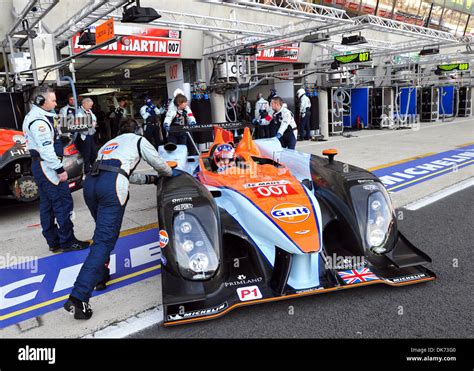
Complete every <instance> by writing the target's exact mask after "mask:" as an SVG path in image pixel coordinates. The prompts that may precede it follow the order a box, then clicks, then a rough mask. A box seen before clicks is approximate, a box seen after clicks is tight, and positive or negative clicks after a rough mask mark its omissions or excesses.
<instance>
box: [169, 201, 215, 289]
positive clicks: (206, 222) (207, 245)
mask: <svg viewBox="0 0 474 371" xmlns="http://www.w3.org/2000/svg"><path fill="white" fill-rule="evenodd" d="M201 223H202V224H201ZM173 224H174V226H173V228H174V235H173V244H174V250H175V252H176V260H177V263H178V267H179V271H180V273H181V275H182V276H183V277H184V278H187V279H191V280H205V279H209V278H211V277H212V276H213V275H214V273H215V272H216V271H217V268H218V267H219V256H218V254H219V252H218V250H217V249H215V248H214V246H218V241H219V240H218V228H217V221H216V218H215V215H214V212H213V211H212V210H210V209H208V208H206V207H202V208H193V209H189V210H187V211H180V212H179V213H178V214H177V215H176V216H175V217H174V222H173ZM204 226H205V228H204Z"/></svg>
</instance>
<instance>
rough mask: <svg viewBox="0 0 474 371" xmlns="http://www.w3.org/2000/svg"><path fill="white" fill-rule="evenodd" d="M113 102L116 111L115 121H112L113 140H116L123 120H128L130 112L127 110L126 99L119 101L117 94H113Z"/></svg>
mask: <svg viewBox="0 0 474 371" xmlns="http://www.w3.org/2000/svg"><path fill="white" fill-rule="evenodd" d="M112 100H113V102H114V107H115V111H114V114H113V117H114V120H113V121H112V124H113V125H112V128H111V132H112V138H115V137H116V136H117V134H118V130H119V128H120V124H121V122H122V120H126V119H127V118H128V112H127V109H126V108H125V107H126V106H127V101H126V99H125V98H123V97H122V98H120V100H117V97H116V96H115V93H114V94H112Z"/></svg>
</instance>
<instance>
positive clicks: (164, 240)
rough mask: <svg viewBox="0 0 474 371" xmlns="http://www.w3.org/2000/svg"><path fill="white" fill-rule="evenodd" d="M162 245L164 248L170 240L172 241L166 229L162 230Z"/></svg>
mask: <svg viewBox="0 0 474 371" xmlns="http://www.w3.org/2000/svg"><path fill="white" fill-rule="evenodd" d="M159 234H160V247H161V248H164V247H165V246H166V245H168V242H169V241H170V239H169V237H168V232H166V231H165V230H164V229H162V230H160V233H159Z"/></svg>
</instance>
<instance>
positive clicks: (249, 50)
mask: <svg viewBox="0 0 474 371" xmlns="http://www.w3.org/2000/svg"><path fill="white" fill-rule="evenodd" d="M235 54H237V55H245V56H251V55H256V54H258V49H257V45H252V46H247V47H243V48H242V49H239V50H237V52H236V53H235Z"/></svg>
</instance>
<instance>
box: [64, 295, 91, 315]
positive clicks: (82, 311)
mask: <svg viewBox="0 0 474 371" xmlns="http://www.w3.org/2000/svg"><path fill="white" fill-rule="evenodd" d="M64 309H66V310H67V311H68V312H69V313H71V314H73V315H74V318H75V319H89V318H91V317H92V308H91V306H90V305H89V303H86V302H85V301H80V300H79V299H76V298H75V297H74V296H69V299H68V300H67V301H66V303H65V304H64Z"/></svg>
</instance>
